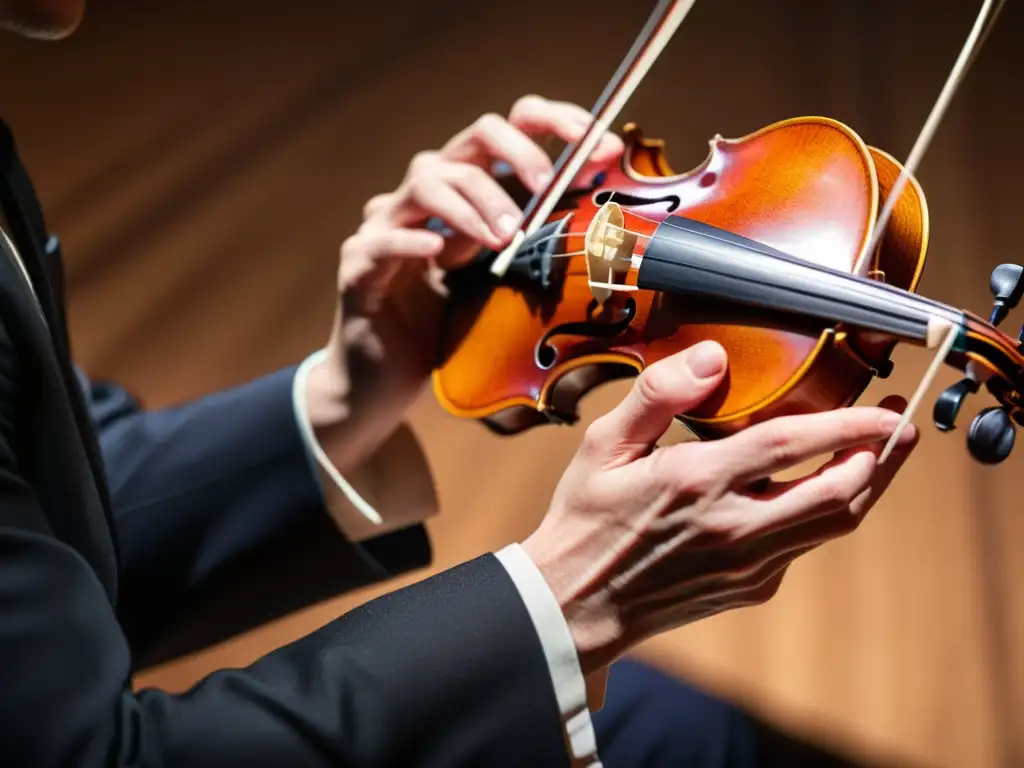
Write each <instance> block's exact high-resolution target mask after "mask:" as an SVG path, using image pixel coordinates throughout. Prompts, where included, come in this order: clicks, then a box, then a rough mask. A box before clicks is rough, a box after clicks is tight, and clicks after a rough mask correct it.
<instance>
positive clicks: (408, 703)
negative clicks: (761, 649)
mask: <svg viewBox="0 0 1024 768" xmlns="http://www.w3.org/2000/svg"><path fill="white" fill-rule="evenodd" d="M4 449H5V450H6V446H4ZM0 504H2V509H3V512H2V513H0V514H2V518H0V678H2V679H3V681H4V691H5V695H4V696H0V723H3V736H2V738H0V765H11V766H14V765H19V766H35V767H36V768H50V767H51V766H52V767H53V768H56V766H62V767H63V768H78V767H79V766H81V767H82V768H94V767H95V766H110V767H111V768H122V767H124V768H127V767H128V766H142V765H145V766H154V767H159V768H177V767H178V766H181V767H182V768H206V766H210V767H211V768H212V767H213V766H216V767H217V768H231V767H232V766H239V768H242V767H243V766H244V768H263V766H266V767H267V768H270V767H271V766H272V767H273V768H279V766H282V765H286V766H289V767H290V768H307V767H308V768H320V767H321V766H323V767H325V768H326V766H378V765H379V766H385V765H395V766H399V765H400V766H404V767H406V766H407V767H408V768H417V767H418V766H423V768H428V767H429V768H433V767H435V766H436V767H437V768H440V767H441V766H445V767H446V768H458V767H459V766H476V765H487V766H493V767H494V768H502V767H503V766H509V767H510V768H511V767H512V766H516V767H518V766H524V765H529V766H537V767H538V768H544V767H545V766H564V765H566V764H567V753H566V750H565V746H564V742H563V738H562V731H561V728H560V721H559V713H558V708H557V704H556V701H555V698H554V695H553V692H552V687H551V681H550V678H549V677H548V672H547V667H546V664H545V660H544V655H543V653H542V651H541V648H540V645H539V643H538V641H537V635H536V633H535V631H534V628H533V626H532V625H531V623H530V619H529V617H528V615H527V612H526V609H525V608H524V606H523V604H522V601H521V600H520V598H519V596H518V593H517V592H516V590H515V588H514V586H513V585H512V583H511V581H510V579H509V577H508V575H507V573H506V572H505V570H504V569H503V568H502V567H501V565H500V564H499V563H498V562H497V560H496V558H495V557H494V556H492V555H488V556H484V557H482V558H480V559H478V560H475V561H473V562H470V563H467V564H465V565H462V566H459V567H457V568H454V569H452V570H450V571H446V572H443V573H441V574H439V575H437V576H435V577H432V578H430V579H428V580H426V581H423V582H420V583H418V584H416V585H413V586H411V587H408V588H405V589H402V590H399V591H397V592H394V593H392V594H390V595H387V596H385V597H382V598H379V599H377V600H374V601H372V602H370V603H367V604H365V605H364V606H362V607H360V608H358V609H356V610H354V611H352V612H350V613H349V614H347V615H345V616H343V617H341V618H340V619H337V620H335V621H333V622H331V623H330V624H328V625H326V626H324V627H323V628H321V629H320V630H318V631H317V632H315V633H314V634H312V635H310V636H308V637H306V638H304V639H302V640H300V641H298V642H296V643H293V644H291V645H288V646H285V647H283V648H281V649H279V650H277V651H275V652H274V653H272V654H270V655H268V656H266V657H264V658H263V659H261V660H260V661H258V662H256V663H255V664H253V665H252V666H250V667H248V668H244V669H233V670H226V671H222V672H218V673H215V674H214V675H212V676H210V677H208V678H206V679H205V680H203V681H202V682H200V683H199V684H198V685H196V686H195V687H194V688H193V689H191V690H189V691H187V692H185V693H183V694H181V695H170V694H167V693H164V692H161V691H157V690H143V691H140V692H133V691H132V690H131V689H130V687H129V679H130V666H131V665H130V650H129V646H128V642H127V640H126V638H125V637H124V635H123V634H122V632H121V629H120V627H119V625H118V622H117V619H116V617H115V615H114V613H113V611H112V609H111V607H110V604H109V602H108V600H107V596H106V593H105V592H104V590H103V589H102V586H101V585H100V583H99V582H98V580H97V579H96V577H95V575H94V573H93V572H92V571H91V570H90V568H89V566H88V565H87V564H86V563H85V561H84V560H82V558H81V557H79V556H78V555H77V553H76V552H75V551H74V550H72V549H70V548H69V547H67V546H65V545H63V544H61V543H59V542H57V541H56V540H55V539H53V538H52V537H50V536H49V535H47V534H46V533H45V532H41V531H40V530H36V531H32V530H28V529H26V528H23V527H16V526H14V525H12V524H11V521H12V520H14V519H15V516H17V518H18V519H19V521H21V522H24V521H25V520H26V519H29V518H32V519H34V520H36V521H39V522H40V527H41V526H42V523H41V516H40V513H39V512H38V510H37V509H36V508H34V502H33V499H32V495H31V491H30V489H28V488H27V487H26V486H25V485H23V484H22V483H21V482H20V481H19V480H18V478H17V476H16V475H14V474H12V473H11V472H10V471H9V464H6V465H5V466H4V469H3V473H2V477H0Z"/></svg>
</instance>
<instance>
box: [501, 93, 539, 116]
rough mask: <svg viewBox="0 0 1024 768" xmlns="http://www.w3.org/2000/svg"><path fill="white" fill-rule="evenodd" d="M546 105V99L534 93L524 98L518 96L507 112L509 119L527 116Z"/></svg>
mask: <svg viewBox="0 0 1024 768" xmlns="http://www.w3.org/2000/svg"><path fill="white" fill-rule="evenodd" d="M545 104H547V99H545V98H544V97H543V96H538V95H537V94H536V93H528V94H526V95H525V96H520V97H519V98H518V99H516V101H515V103H514V104H513V105H512V109H511V110H509V117H511V118H517V117H521V116H523V115H527V114H533V113H535V112H537V111H538V110H539V109H543V108H544V105H545Z"/></svg>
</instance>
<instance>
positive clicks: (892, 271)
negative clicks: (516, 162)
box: [433, 117, 928, 439]
mask: <svg viewBox="0 0 1024 768" xmlns="http://www.w3.org/2000/svg"><path fill="white" fill-rule="evenodd" d="M624 138H625V141H626V151H625V153H624V155H623V157H622V162H621V164H620V165H617V166H614V167H609V168H607V169H605V170H604V171H603V172H602V173H600V174H598V177H597V178H596V180H595V183H594V184H593V185H592V186H591V187H590V188H587V189H583V190H578V189H577V190H573V191H571V192H570V193H569V194H567V195H565V196H564V197H563V199H562V200H561V201H560V202H559V205H558V206H556V208H555V210H554V212H553V213H552V214H551V215H550V216H549V217H548V218H547V224H548V226H547V227H545V228H542V229H541V230H540V232H538V233H537V235H535V236H534V237H533V240H532V241H527V243H524V245H523V247H522V248H520V249H519V252H518V253H517V256H516V258H515V261H514V262H513V265H512V267H511V268H510V269H509V270H508V272H507V273H506V274H505V275H504V276H503V277H502V278H500V279H498V278H494V277H493V275H490V274H489V273H488V272H487V270H486V266H487V264H488V262H489V261H490V260H493V257H494V254H493V253H491V252H486V253H484V254H481V256H480V259H479V260H478V262H477V263H475V264H474V265H471V267H469V268H466V269H465V270H461V272H462V274H460V275H457V276H456V279H453V280H451V281H450V282H449V288H450V290H451V292H452V295H451V301H450V302H449V315H448V318H447V323H446V328H445V333H444V335H443V338H442V341H441V347H440V349H439V350H438V354H439V360H438V364H437V366H436V368H435V372H434V376H433V385H434V392H435V395H436V397H437V399H438V400H439V402H440V403H441V404H442V405H443V406H444V407H445V408H446V409H447V410H448V411H449V412H451V413H452V414H454V415H456V416H460V417H464V418H475V419H481V420H483V421H484V422H485V423H486V424H488V425H489V426H490V427H491V428H492V429H494V430H496V431H498V432H500V433H503V434H514V433H518V432H522V431H524V430H526V429H529V428H530V427H533V426H536V425H539V424H543V423H550V422H559V423H573V422H575V421H576V419H577V418H578V415H577V404H578V402H579V400H580V399H581V398H582V397H583V396H584V395H585V394H586V393H587V392H588V391H590V390H592V389H593V388H594V387H596V386H598V385H600V384H602V383H604V382H608V381H611V380H613V379H618V378H623V377H628V376H634V375H636V374H637V373H639V372H640V371H642V370H643V369H644V368H645V367H646V366H648V365H651V364H652V363H654V362H656V361H658V360H660V359H662V358H664V357H668V356H670V355H672V354H674V353H676V352H678V351H680V350H682V349H685V348H686V347H689V346H692V345H694V344H696V343H698V342H700V341H703V340H708V339H711V340H714V341H717V342H718V343H719V344H721V345H722V346H723V347H724V348H725V350H726V352H727V353H728V357H729V369H728V374H727V377H726V380H725V382H724V383H723V385H722V386H721V387H720V388H719V390H718V392H716V393H715V394H714V395H713V396H712V397H711V398H709V399H708V400H707V401H705V402H704V403H703V404H702V405H701V406H700V407H699V408H698V409H697V410H695V411H693V412H691V413H688V414H681V415H680V416H679V419H680V420H681V421H682V422H683V423H684V424H685V425H686V426H687V427H688V428H689V429H690V430H691V431H692V432H694V433H695V434H697V435H698V436H699V437H702V438H705V439H710V438H718V437H723V436H726V435H729V434H732V433H735V432H737V431H739V430H742V429H745V428H746V427H748V426H750V425H752V424H754V423H757V422H760V421H764V420H766V419H769V418H774V417H777V416H781V415H787V414H800V413H810V412H817V411H823V410H830V409H834V408H838V407H843V406H846V405H850V404H852V403H854V402H855V401H856V400H857V398H858V397H859V396H860V395H861V394H862V393H863V391H864V389H865V388H866V387H867V386H868V384H869V383H870V381H871V378H872V377H873V376H875V375H882V376H885V375H887V373H888V370H889V369H890V368H891V364H890V363H889V355H890V354H891V352H892V350H893V348H894V346H895V343H896V342H895V341H894V340H892V339H891V338H888V337H886V336H884V335H881V334H877V333H868V332H862V331H858V330H856V329H850V328H843V327H842V326H841V325H840V324H837V323H832V324H828V323H824V322H822V321H819V320H813V319H807V318H788V319H786V318H784V317H782V316H779V315H778V314H777V313H771V312H767V311H759V310H758V309H757V308H756V307H749V306H747V307H742V306H734V305H729V306H724V305H723V304H722V303H721V302H715V301H710V300H705V299H701V298H699V297H690V296H680V295H673V294H671V293H668V292H660V291H635V292H632V293H621V292H610V293H609V295H607V296H606V297H603V301H600V302H599V301H596V300H595V294H594V293H593V290H592V287H591V282H590V279H589V273H588V263H587V257H586V256H585V254H584V239H585V235H586V233H587V231H588V228H589V227H590V226H591V223H592V221H593V220H594V217H595V216H596V215H598V212H599V211H600V210H601V207H602V205H604V204H605V203H606V202H608V201H609V200H612V201H614V202H616V203H617V204H618V205H619V206H621V208H622V209H623V210H626V211H629V212H630V213H631V214H634V217H633V218H631V221H633V222H634V226H636V224H635V222H637V221H641V222H642V224H643V226H644V227H646V231H642V232H638V233H636V234H639V235H641V236H650V234H651V233H652V232H653V231H654V230H655V228H656V227H657V226H658V224H659V223H661V222H662V221H664V219H665V218H666V217H668V216H669V215H673V216H682V217H685V218H686V219H689V220H692V221H696V222H700V223H703V224H707V225H711V226H714V227H717V228H719V229H721V230H725V231H727V232H731V233H735V234H737V235H742V236H745V237H747V238H750V239H751V240H754V241H757V242H759V243H762V244H764V245H766V246H770V247H772V248H775V249H778V250H779V251H783V252H785V253H787V254H790V255H792V256H794V257H797V258H800V259H806V260H815V262H816V263H818V264H821V265H823V266H827V267H830V268H832V269H834V270H840V271H843V272H848V273H850V274H854V275H858V276H861V277H865V278H870V279H875V280H879V281H884V282H885V283H887V284H888V285H891V286H894V287H897V288H901V289H904V290H907V291H914V290H915V289H916V287H917V284H918V281H919V279H920V276H921V274H922V270H923V267H924V261H925V256H926V251H927V245H928V211H927V204H926V201H925V198H924V194H923V192H922V190H921V188H920V186H919V185H918V184H917V182H916V181H915V180H914V179H913V178H911V180H910V183H909V184H907V185H906V186H905V187H904V189H903V192H902V193H901V195H900V200H899V202H898V204H897V205H896V206H895V208H894V210H893V212H892V216H891V219H890V221H889V224H888V227H887V229H886V232H885V236H884V238H883V239H882V240H881V241H880V242H879V245H878V247H877V249H875V250H874V252H873V253H868V252H867V249H868V247H869V241H870V240H871V237H872V234H873V232H874V228H875V224H876V221H877V218H878V216H879V213H880V211H881V209H882V205H883V204H884V202H885V200H886V196H887V194H888V192H889V190H890V189H891V188H892V185H893V183H894V182H895V181H896V179H897V177H898V176H899V174H900V171H901V167H900V165H899V164H898V163H897V162H896V161H895V160H894V159H893V158H892V157H890V156H889V155H888V154H886V153H884V152H882V151H880V150H877V149H874V148H871V147H868V146H867V145H866V144H865V143H864V142H863V141H862V140H861V139H860V137H859V136H857V134H856V133H854V132H853V131H852V130H850V129H849V128H848V127H846V126H845V125H843V124H841V123H838V122H836V121H834V120H829V119H826V118H818V117H805V118H795V119H791V120H785V121H782V122H779V123H775V124H773V125H769V126H767V127H765V128H762V129H761V130H758V131H756V132H754V133H752V134H749V135H747V136H744V137H742V138H739V139H728V140H727V139H723V138H721V137H715V138H714V139H712V140H711V142H710V151H709V153H708V155H707V157H706V159H705V160H704V162H703V163H701V164H700V165H699V166H698V167H696V168H694V169H693V170H690V171H688V172H685V173H676V172H675V171H673V169H672V168H671V167H670V165H669V163H668V159H667V157H666V153H665V148H664V144H663V142H660V141H654V140H649V139H645V138H644V137H643V135H642V133H641V131H640V130H639V129H638V128H636V127H635V126H633V125H628V126H626V129H625V137H624ZM489 278H490V279H489ZM627 279H628V278H627Z"/></svg>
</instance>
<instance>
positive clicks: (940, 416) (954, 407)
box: [932, 378, 979, 432]
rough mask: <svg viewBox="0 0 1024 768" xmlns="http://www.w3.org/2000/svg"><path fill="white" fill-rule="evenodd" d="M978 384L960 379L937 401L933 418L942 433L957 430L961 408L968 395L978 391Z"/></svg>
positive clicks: (971, 380) (972, 380)
mask: <svg viewBox="0 0 1024 768" xmlns="http://www.w3.org/2000/svg"><path fill="white" fill-rule="evenodd" d="M978 386H979V385H978V382H977V381H976V380H975V379H971V378H964V379H960V381H958V382H957V383H956V384H954V385H953V386H951V387H948V388H947V389H945V390H944V391H943V392H942V394H941V395H939V398H938V399H937V400H936V401H935V407H934V408H933V409H932V418H933V419H934V421H935V426H936V428H937V429H938V430H939V431H941V432H949V431H950V430H952V429H955V428H956V419H957V416H959V415H960V407H961V406H962V405H963V404H964V400H966V399H967V396H968V395H973V394H974V393H975V392H977V391H978Z"/></svg>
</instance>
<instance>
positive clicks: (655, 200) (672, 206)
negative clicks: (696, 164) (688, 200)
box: [594, 189, 682, 213]
mask: <svg viewBox="0 0 1024 768" xmlns="http://www.w3.org/2000/svg"><path fill="white" fill-rule="evenodd" d="M605 203H618V204H619V205H625V206H627V207H629V206H632V207H636V206H640V205H658V204H659V203H668V208H667V211H668V213H672V212H673V211H675V210H676V209H677V208H678V207H679V206H680V205H682V200H680V199H679V197H678V196H677V195H664V196H662V197H640V195H631V194H629V193H628V192H616V191H615V190H614V189H606V190H605V191H603V192H598V193H597V194H595V195H594V205H596V206H597V207H598V208H600V207H601V206H602V205H604V204H605Z"/></svg>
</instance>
